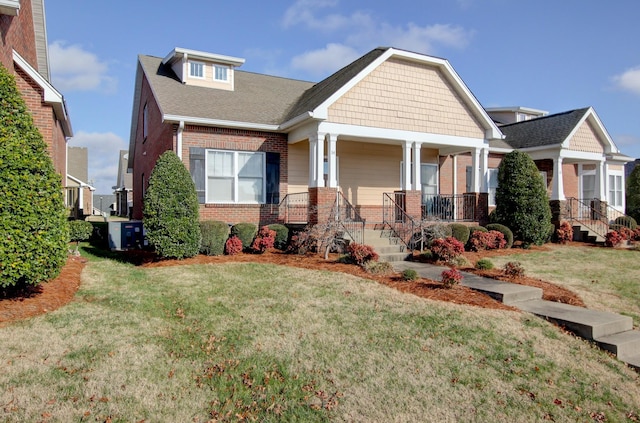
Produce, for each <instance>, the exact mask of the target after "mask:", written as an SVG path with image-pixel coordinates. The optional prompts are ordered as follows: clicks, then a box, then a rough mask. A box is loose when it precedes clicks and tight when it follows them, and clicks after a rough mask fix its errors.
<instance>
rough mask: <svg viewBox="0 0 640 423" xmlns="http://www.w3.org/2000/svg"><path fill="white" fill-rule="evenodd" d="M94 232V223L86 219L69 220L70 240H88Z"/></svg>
mask: <svg viewBox="0 0 640 423" xmlns="http://www.w3.org/2000/svg"><path fill="white" fill-rule="evenodd" d="M92 233H93V225H92V224H91V222H87V221H86V220H72V221H70V222H69V240H70V241H72V242H78V243H79V242H80V241H86V240H88V239H89V238H90V237H91V234H92Z"/></svg>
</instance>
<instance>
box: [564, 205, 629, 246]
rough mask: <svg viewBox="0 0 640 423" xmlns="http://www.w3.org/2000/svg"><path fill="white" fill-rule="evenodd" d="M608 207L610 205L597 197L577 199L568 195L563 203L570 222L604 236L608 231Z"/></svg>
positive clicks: (566, 216)
mask: <svg viewBox="0 0 640 423" xmlns="http://www.w3.org/2000/svg"><path fill="white" fill-rule="evenodd" d="M609 208H611V207H609V206H608V205H607V204H606V203H605V202H602V201H600V200H598V199H597V198H593V199H578V198H574V197H569V198H567V201H566V203H565V213H564V215H565V218H566V219H568V220H569V221H571V222H572V223H573V222H577V223H579V224H581V225H582V226H584V227H585V228H587V229H589V230H591V231H592V232H594V233H595V234H597V235H600V236H602V237H604V236H606V235H607V232H609V222H610V218H609V216H608V212H609ZM611 210H614V211H615V212H616V213H617V214H618V215H621V213H620V212H618V211H617V210H615V209H613V208H611ZM612 214H613V213H612ZM616 217H617V216H616ZM614 219H615V217H614ZM611 220H612V219H611Z"/></svg>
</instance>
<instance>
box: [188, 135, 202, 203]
mask: <svg viewBox="0 0 640 423" xmlns="http://www.w3.org/2000/svg"><path fill="white" fill-rule="evenodd" d="M204 151H205V150H204V148H199V147H190V148H189V171H190V172H191V179H193V183H194V184H195V185H196V192H197V193H198V202H199V203H200V204H204V203H205V189H204V187H205V173H206V172H205V167H204Z"/></svg>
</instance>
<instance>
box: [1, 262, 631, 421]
mask: <svg viewBox="0 0 640 423" xmlns="http://www.w3.org/2000/svg"><path fill="white" fill-rule="evenodd" d="M0 339H2V343H0V356H1V357H2V360H3V371H2V373H1V374H0V387H1V389H0V404H1V405H2V407H1V408H0V417H1V418H2V420H3V421H8V422H23V421H111V422H117V421H123V422H124V421H127V422H129V421H143V420H144V421H172V422H176V421H180V422H205V421H208V420H210V419H213V421H241V420H243V419H246V420H248V421H254V420H255V421H305V422H306V421H498V422H514V421H523V422H525V421H542V420H555V421H593V420H600V421H602V419H606V421H609V422H612V421H628V420H631V419H637V418H638V416H639V415H640V383H639V377H638V374H637V373H636V372H634V371H632V370H630V369H628V368H626V367H625V366H624V365H623V364H622V363H621V362H619V361H617V360H615V359H614V358H612V357H610V356H608V355H607V354H605V353H603V352H602V351H600V350H598V349H597V348H595V347H592V346H591V345H589V344H588V343H586V342H584V341H582V340H580V339H577V338H575V337H573V336H571V335H568V334H566V333H564V332H562V331H560V330H559V329H557V328H556V327H554V326H552V325H551V324H549V323H546V322H544V321H543V320H540V319H538V318H535V317H532V316H529V315H525V314H523V313H519V312H513V311H504V310H488V309H482V308H478V307H469V306H461V305H456V304H451V303H444V302H436V301H431V300H427V299H423V298H419V297H417V296H414V295H410V294H404V293H401V292H398V291H397V290H393V289H390V288H388V287H385V286H383V285H381V284H378V283H377V282H375V281H372V280H366V279H362V278H358V277H355V276H351V275H346V274H343V273H334V272H328V271H315V270H306V269H296V268H289V267H283V266H277V265H272V264H259V263H225V264H215V265H213V264H209V265H182V266H172V267H158V268H145V267H136V266H133V265H130V264H126V263H121V262H117V261H114V260H111V259H105V258H103V259H93V260H92V261H90V262H89V263H88V264H87V266H86V268H85V270H84V272H83V275H82V286H81V287H80V290H79V291H78V293H77V296H76V299H75V300H74V301H73V302H72V303H70V304H69V305H67V306H65V307H63V308H61V309H59V310H56V311H55V312H51V313H49V314H46V315H42V316H39V317H35V318H32V319H29V320H24V321H19V322H14V323H12V324H10V325H7V326H6V327H2V328H0Z"/></svg>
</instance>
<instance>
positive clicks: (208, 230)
mask: <svg viewBox="0 0 640 423" xmlns="http://www.w3.org/2000/svg"><path fill="white" fill-rule="evenodd" d="M200 233H201V234H202V241H200V253H201V254H205V255H207V256H219V255H222V254H224V245H225V242H226V240H227V238H228V236H229V225H227V224H226V223H224V222H221V221H219V220H204V221H202V222H200Z"/></svg>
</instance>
